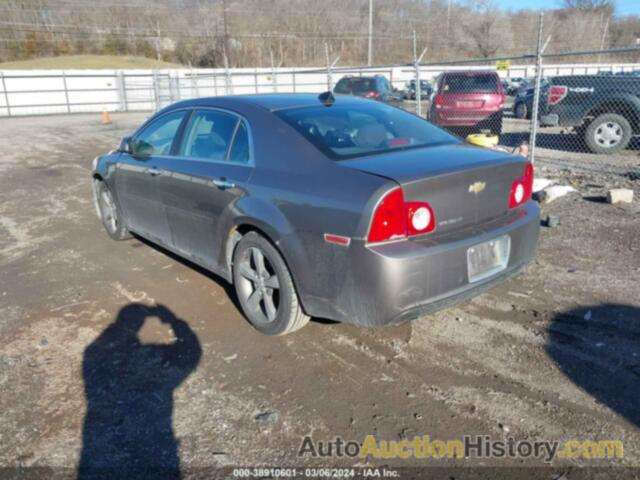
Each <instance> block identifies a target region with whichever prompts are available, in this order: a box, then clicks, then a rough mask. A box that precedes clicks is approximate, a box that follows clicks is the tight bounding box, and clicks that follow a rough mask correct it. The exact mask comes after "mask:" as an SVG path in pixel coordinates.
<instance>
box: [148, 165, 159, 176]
mask: <svg viewBox="0 0 640 480" xmlns="http://www.w3.org/2000/svg"><path fill="white" fill-rule="evenodd" d="M147 173H148V174H149V175H151V176H152V177H156V176H158V175H162V170H158V169H157V168H153V167H152V168H149V169H148V170H147Z"/></svg>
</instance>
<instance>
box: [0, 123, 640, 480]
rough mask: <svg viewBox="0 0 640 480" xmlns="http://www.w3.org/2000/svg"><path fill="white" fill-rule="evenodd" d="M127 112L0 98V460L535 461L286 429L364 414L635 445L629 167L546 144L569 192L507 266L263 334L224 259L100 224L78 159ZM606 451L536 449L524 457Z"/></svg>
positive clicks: (636, 312)
mask: <svg viewBox="0 0 640 480" xmlns="http://www.w3.org/2000/svg"><path fill="white" fill-rule="evenodd" d="M145 116H146V114H126V115H125V114H122V115H115V116H114V123H113V125H112V126H106V127H104V126H101V125H100V122H99V120H100V118H99V115H74V116H54V117H34V118H20V119H6V118H5V119H2V120H0V132H2V135H1V137H0V147H1V150H0V151H1V152H2V154H1V155H0V445H1V447H0V466H1V467H14V468H15V467H30V466H46V467H59V468H60V472H66V474H69V475H72V474H73V473H74V472H75V469H76V468H77V466H78V465H79V464H81V463H82V462H85V461H88V460H92V461H94V462H95V461H103V462H104V464H105V465H112V466H114V465H119V464H127V463H128V462H131V461H132V459H131V458H129V457H127V456H126V455H125V454H123V452H125V451H139V452H140V458H146V457H144V455H147V454H148V451H147V450H149V449H150V450H153V451H154V455H153V456H152V457H149V458H153V459H154V461H156V462H159V463H160V464H164V465H169V466H177V465H178V461H179V462H180V467H181V468H182V471H183V473H184V474H186V473H187V472H194V471H197V469H199V468H202V467H218V466H230V465H233V466H238V465H244V466H254V465H267V466H309V465H325V466H331V465H356V464H357V465H391V466H398V467H399V466H414V467H422V466H425V465H438V466H443V465H444V466H479V465H483V466H498V467H504V466H522V465H524V466H542V465H545V464H544V462H543V460H542V459H539V458H538V459H534V458H525V459H523V458H520V459H504V458H502V459H500V458H496V459H477V458H470V459H456V460H434V459H423V460H415V459H414V460H376V459H371V458H368V459H356V460H354V459H350V458H338V459H317V458H311V457H310V456H308V455H307V456H303V457H299V456H298V455H297V453H298V450H299V448H300V446H301V442H302V439H303V437H304V436H305V435H311V436H312V437H313V438H314V439H315V440H332V439H333V438H335V437H336V436H341V437H343V438H344V439H345V440H356V441H358V442H361V441H362V440H363V439H364V437H365V436H366V435H368V434H374V435H376V437H377V438H378V439H388V440H397V439H400V438H413V437H414V436H417V435H418V436H422V435H429V436H430V437H431V438H432V439H436V438H439V439H444V440H448V439H459V438H461V437H462V436H463V435H466V434H469V435H488V436H490V437H491V438H492V439H495V440H499V439H506V438H507V437H513V438H514V439H516V440H554V441H560V442H564V441H567V440H572V439H576V440H579V441H583V440H603V439H616V440H622V441H623V442H624V458H623V459H622V460H616V461H615V462H614V463H615V464H617V465H625V466H634V467H640V447H639V445H640V430H639V427H640V403H639V402H638V398H640V295H639V291H640V243H639V242H638V238H640V221H639V213H640V202H638V200H637V197H638V195H640V188H639V187H640V185H639V182H637V181H635V182H634V181H632V180H630V179H628V178H627V179H625V178H622V177H612V176H609V177H606V179H604V180H603V178H602V177H601V176H599V177H597V178H595V179H594V178H592V177H590V176H589V175H590V174H589V173H588V172H586V173H579V174H576V175H574V174H571V173H570V172H568V171H567V170H566V169H565V170H563V169H557V168H556V167H555V166H554V165H552V164H545V166H543V167H542V168H538V173H539V174H544V175H545V176H550V177H555V178H565V179H567V180H569V181H571V182H572V183H573V184H574V185H575V186H576V187H577V188H578V189H579V190H580V194H572V195H569V196H567V197H564V198H562V199H559V200H557V201H555V202H553V203H551V204H549V205H548V206H545V207H544V209H543V216H546V215H548V214H551V215H556V216H559V217H560V219H561V225H560V226H559V227H557V228H543V229H542V232H541V241H540V251H539V254H538V256H537V259H536V261H535V262H534V263H533V264H532V265H531V267H530V268H529V269H528V271H527V272H526V273H524V274H522V275H520V276H519V277H517V278H515V279H513V280H511V281H509V282H507V283H505V284H503V285H501V286H499V287H498V288H496V289H494V290H492V291H491V292H489V293H486V294H484V295H482V296H479V297H477V298H475V299H473V300H472V301H469V302H467V303H465V304H463V305H460V306H459V307H455V308H451V309H449V310H446V311H443V312H440V313H438V314H434V315H430V316H427V317H424V318H421V319H419V320H417V321H414V322H411V323H404V324H401V325H398V326H390V327H384V328H380V329H373V330H371V329H363V328H357V327H353V326H347V325H342V324H335V323H330V322H327V321H314V322H312V323H311V324H310V325H309V326H307V327H306V328H304V329H303V330H301V331H299V332H297V333H295V334H293V335H290V336H286V337H281V338H280V337H278V338H270V337H264V336H262V335H260V334H258V333H257V332H255V331H254V330H253V329H252V328H251V327H250V326H249V324H248V323H247V322H246V321H245V320H244V319H243V317H242V315H241V314H240V312H239V310H238V308H237V306H236V304H235V300H234V296H233V294H232V291H231V290H230V289H229V288H228V286H227V285H225V283H224V282H223V281H222V280H220V279H218V278H216V277H215V276H213V275H210V274H207V273H206V272H204V271H202V270H199V269H195V268H194V267H193V266H191V265H188V264H186V263H184V262H181V261H180V260H178V259H177V258H174V257H172V256H170V255H168V254H166V253H165V252H163V251H161V250H159V249H157V248H155V247H153V246H152V245H149V244H147V243H144V242H142V241H139V240H130V241H125V242H114V241H111V240H110V239H109V238H108V237H107V235H106V234H105V233H104V232H103V229H102V226H101V224H100V222H99V221H98V219H97V217H96V215H95V211H94V209H93V205H92V201H91V189H90V176H89V173H90V168H91V160H92V158H93V157H94V156H95V155H97V154H99V153H101V152H104V151H106V150H108V149H110V148H112V147H113V146H115V145H116V144H117V141H118V138H119V137H120V136H121V135H123V134H125V133H127V132H130V131H131V130H132V129H133V128H134V126H136V125H138V124H139V123H140V122H141V121H142V120H143V119H144V118H145ZM627 155H628V157H629V158H631V161H637V152H633V151H632V152H628V154H627ZM634 158H635V160H634ZM610 183H611V184H615V185H626V186H630V187H632V188H634V190H635V195H636V200H635V201H634V203H633V204H631V205H623V206H613V205H609V204H606V203H603V202H602V201H601V196H602V195H603V194H604V189H605V188H606V187H607V186H608V185H609V184H610ZM132 304H133V306H132ZM135 304H142V305H144V306H147V307H148V309H147V310H144V309H142V308H140V307H136V306H135ZM156 304H157V305H162V306H164V307H165V308H166V309H154V308H151V307H152V306H153V305H156ZM123 309H124V310H123ZM174 316H175V318H174ZM123 319H124V320H126V321H123ZM177 319H181V320H183V321H184V322H185V323H182V322H180V321H179V320H177ZM127 321H132V322H133V323H135V322H138V323H139V324H138V325H137V326H140V325H142V328H141V330H140V331H139V332H136V329H135V328H133V329H131V328H129V327H128V326H127ZM123 325H124V326H123ZM185 332H186V333H185ZM189 332H192V333H193V334H191V333H189ZM136 333H138V335H136ZM176 337H177V338H178V339H179V341H178V342H177V343H176V342H174V340H175V339H176ZM172 347H175V348H174V349H173V350H171V348H172ZM123 444H125V445H129V446H131V448H132V449H133V450H131V449H129V450H127V448H124V447H123ZM146 447H148V449H147V448H146ZM136 448H138V450H136ZM154 449H155V450H154ZM134 455H135V454H134ZM178 459H179V460H178ZM609 463H610V461H600V460H587V459H574V460H569V459H555V460H553V462H552V465H553V468H552V469H551V470H544V471H538V470H530V471H529V476H533V472H539V473H540V478H547V479H548V478H558V477H557V475H559V474H561V473H562V472H564V471H566V469H567V467H568V466H572V465H603V464H604V465H606V464H609ZM416 471H419V470H416ZM552 473H553V475H556V476H551V474H552ZM636 473H637V472H636ZM636 473H634V474H636ZM488 476H489V477H490V478H499V477H500V474H499V472H498V473H493V474H491V475H488ZM435 478H450V477H449V476H448V475H445V474H444V473H443V471H438V473H437V475H435ZM454 478H466V477H464V476H462V477H454ZM568 478H572V477H571V476H569V477H568ZM625 478H629V476H628V475H627V476H626V477H625Z"/></svg>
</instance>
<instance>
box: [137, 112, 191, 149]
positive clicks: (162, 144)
mask: <svg viewBox="0 0 640 480" xmlns="http://www.w3.org/2000/svg"><path fill="white" fill-rule="evenodd" d="M185 114H186V113H185V112H184V111H180V112H174V113H169V114H167V115H164V116H162V117H160V118H159V119H158V120H156V121H154V122H153V123H151V124H150V125H149V126H148V127H146V128H145V129H144V130H143V131H142V132H141V133H140V134H138V135H137V136H136V137H135V138H134V140H133V144H132V150H133V154H134V155H169V153H171V145H172V144H173V139H174V137H175V135H176V132H177V131H178V128H179V127H180V123H181V122H182V119H183V118H184V116H185Z"/></svg>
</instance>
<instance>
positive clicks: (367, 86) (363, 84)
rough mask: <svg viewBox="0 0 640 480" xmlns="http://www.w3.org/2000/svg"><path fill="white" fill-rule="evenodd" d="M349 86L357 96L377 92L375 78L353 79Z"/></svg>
mask: <svg viewBox="0 0 640 480" xmlns="http://www.w3.org/2000/svg"><path fill="white" fill-rule="evenodd" d="M349 84H350V85H351V89H352V90H353V93H355V94H359V93H365V92H374V91H375V90H376V82H375V78H352V79H351V81H350V82H349Z"/></svg>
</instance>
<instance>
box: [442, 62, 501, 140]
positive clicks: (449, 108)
mask: <svg viewBox="0 0 640 480" xmlns="http://www.w3.org/2000/svg"><path fill="white" fill-rule="evenodd" d="M503 104H504V93H503V91H502V84H501V83H500V78H499V77H498V74H497V73H496V72H483V71H466V72H445V73H443V74H441V75H440V76H439V77H438V78H437V80H436V82H435V92H434V95H433V98H432V101H431V108H430V110H429V120H431V122H433V123H435V124H436V125H439V126H441V127H445V128H449V129H451V128H458V127H463V128H464V129H465V130H473V131H480V130H490V131H491V133H493V134H496V135H500V134H501V133H502V105H503Z"/></svg>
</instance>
